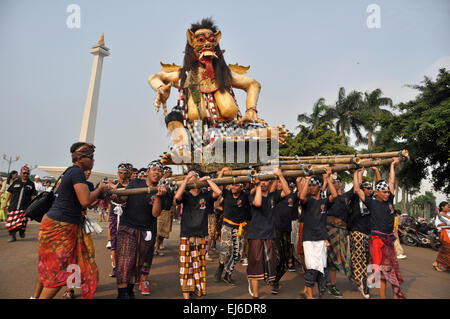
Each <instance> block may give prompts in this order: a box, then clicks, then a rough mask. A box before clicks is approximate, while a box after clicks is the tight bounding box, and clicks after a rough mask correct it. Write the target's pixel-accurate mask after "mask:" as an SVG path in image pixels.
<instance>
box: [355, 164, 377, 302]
mask: <svg viewBox="0 0 450 319" xmlns="http://www.w3.org/2000/svg"><path fill="white" fill-rule="evenodd" d="M370 169H372V170H373V171H374V173H375V180H376V181H377V182H378V181H379V180H381V175H380V172H379V171H378V168H377V167H370ZM363 173H364V170H360V171H355V172H354V174H358V175H357V178H358V183H359V184H360V185H361V189H362V191H363V192H364V194H365V195H366V196H369V197H371V196H372V193H373V187H372V183H371V182H363V181H362V175H363ZM349 213H350V215H349V218H348V230H349V231H350V256H351V257H350V258H351V271H352V278H353V280H354V282H355V284H356V285H357V286H358V290H359V291H360V292H361V294H362V295H363V297H364V298H366V299H368V298H370V294H369V287H368V286H367V266H368V265H369V234H370V224H369V222H370V215H369V210H368V208H367V207H366V205H364V203H363V202H362V200H361V199H360V198H359V197H358V195H356V194H355V193H354V194H353V197H352V200H351V204H350V212H349Z"/></svg>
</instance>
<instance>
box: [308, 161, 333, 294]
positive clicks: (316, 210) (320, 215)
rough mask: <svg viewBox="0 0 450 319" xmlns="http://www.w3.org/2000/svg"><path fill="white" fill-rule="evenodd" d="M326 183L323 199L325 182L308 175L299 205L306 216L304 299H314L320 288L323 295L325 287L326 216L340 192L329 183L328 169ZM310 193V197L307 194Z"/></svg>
mask: <svg viewBox="0 0 450 319" xmlns="http://www.w3.org/2000/svg"><path fill="white" fill-rule="evenodd" d="M325 172H326V173H325V174H323V176H322V177H323V180H324V181H327V182H328V184H327V185H328V191H329V193H330V195H329V197H328V198H320V197H321V196H320V188H321V186H322V181H321V180H320V179H319V178H318V177H311V176H307V177H306V178H305V180H304V183H303V185H302V186H301V193H300V203H301V205H302V217H303V223H304V224H303V238H302V239H303V249H304V254H305V264H306V268H307V270H306V272H305V289H304V290H303V292H302V293H301V295H302V296H303V297H304V298H308V299H311V298H312V297H313V296H312V288H313V287H314V285H315V284H316V282H317V283H318V285H319V295H322V294H323V293H324V291H323V288H324V287H323V284H324V282H325V280H324V274H325V268H326V265H327V245H328V243H327V239H328V234H327V228H326V216H327V211H328V210H329V209H330V207H331V205H332V204H333V202H334V200H335V199H336V198H337V196H338V195H337V192H336V189H335V188H334V185H333V182H332V181H330V175H331V168H329V167H327V168H325ZM308 192H309V194H308Z"/></svg>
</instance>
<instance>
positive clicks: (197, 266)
mask: <svg viewBox="0 0 450 319" xmlns="http://www.w3.org/2000/svg"><path fill="white" fill-rule="evenodd" d="M205 255H206V237H201V238H199V237H190V238H188V237H181V238H180V285H181V291H182V292H183V293H185V292H193V293H195V294H196V295H197V296H199V297H201V296H202V295H206V260H205Z"/></svg>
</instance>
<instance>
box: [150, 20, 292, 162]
mask: <svg viewBox="0 0 450 319" xmlns="http://www.w3.org/2000/svg"><path fill="white" fill-rule="evenodd" d="M186 37H187V43H186V48H185V52H184V53H185V55H184V61H183V66H177V65H175V64H164V63H161V65H162V69H163V71H162V72H160V73H157V74H154V75H151V76H150V77H149V80H148V82H149V84H150V86H151V87H152V88H153V89H154V90H155V91H156V92H157V94H156V98H155V101H154V105H155V107H156V109H157V111H159V109H160V107H161V105H162V106H163V110H164V115H165V121H166V126H167V128H168V130H169V131H170V134H171V137H172V140H173V143H174V146H173V147H172V149H171V153H170V154H169V153H166V155H165V156H164V157H163V159H162V160H163V161H164V162H166V163H167V164H173V163H174V162H173V159H174V158H177V159H178V163H191V160H192V152H193V151H194V150H195V149H196V148H202V147H205V146H206V145H207V144H209V143H211V142H213V141H217V139H220V138H224V137H226V138H228V139H234V140H237V139H244V140H245V139H249V138H253V139H258V138H265V139H270V138H271V137H272V135H273V136H275V134H273V132H274V131H275V129H276V132H277V133H276V138H277V139H278V141H279V142H280V143H284V141H285V140H284V138H285V137H286V136H287V135H288V134H289V133H288V132H287V130H286V129H285V128H284V126H283V125H278V126H275V127H270V126H268V125H267V123H266V122H265V121H264V120H262V119H260V118H258V116H257V113H258V111H257V108H256V105H257V102H258V97H259V92H260V90H261V85H260V83H259V82H258V81H256V80H255V79H252V78H250V77H248V76H246V75H245V74H246V73H247V71H248V69H249V68H250V67H249V66H248V67H243V66H240V65H238V64H237V63H236V64H234V65H227V64H226V62H225V59H224V52H225V51H223V50H221V48H220V45H219V42H220V39H221V37H222V33H221V31H220V30H218V29H217V27H216V26H215V25H214V23H213V21H212V20H210V19H203V20H202V21H201V22H200V23H195V24H192V25H191V27H190V28H189V29H188V30H187V32H186ZM172 87H175V88H177V89H178V103H177V105H176V106H175V107H174V108H173V109H172V110H171V112H170V113H167V106H166V102H167V100H168V98H169V96H170V92H171V88H172ZM235 88H237V89H242V90H244V91H245V92H246V93H247V99H246V111H245V113H244V115H242V114H241V112H240V110H239V107H238V104H237V102H236V99H235V95H234V92H233V89H235ZM205 126H206V128H207V129H206V130H205ZM230 132H231V133H230ZM195 139H197V140H195ZM199 141H201V143H199Z"/></svg>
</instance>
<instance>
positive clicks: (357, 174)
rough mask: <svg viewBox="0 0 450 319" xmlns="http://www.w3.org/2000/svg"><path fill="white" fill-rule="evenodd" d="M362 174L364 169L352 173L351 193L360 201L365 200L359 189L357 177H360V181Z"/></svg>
mask: <svg viewBox="0 0 450 319" xmlns="http://www.w3.org/2000/svg"><path fill="white" fill-rule="evenodd" d="M363 172H364V168H360V169H358V170H356V171H355V172H354V173H353V191H354V192H355V194H356V195H358V197H359V198H360V199H361V200H362V201H364V200H365V199H366V195H365V194H364V192H363V191H362V189H361V187H360V185H361V183H360V181H359V176H361V179H362V173H363Z"/></svg>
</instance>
